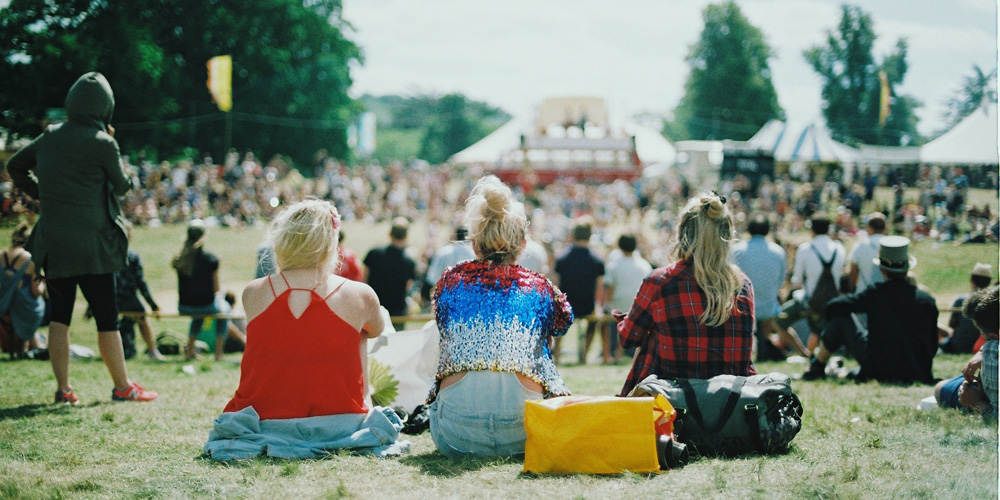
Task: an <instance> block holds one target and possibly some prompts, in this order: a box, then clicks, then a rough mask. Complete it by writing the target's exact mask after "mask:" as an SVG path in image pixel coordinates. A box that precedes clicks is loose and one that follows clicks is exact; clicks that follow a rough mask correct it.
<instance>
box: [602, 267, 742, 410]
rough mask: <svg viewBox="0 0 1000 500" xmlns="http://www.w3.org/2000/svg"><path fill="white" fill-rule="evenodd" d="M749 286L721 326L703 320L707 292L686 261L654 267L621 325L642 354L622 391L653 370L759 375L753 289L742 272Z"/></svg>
mask: <svg viewBox="0 0 1000 500" xmlns="http://www.w3.org/2000/svg"><path fill="white" fill-rule="evenodd" d="M740 281H741V282H742V283H743V286H742V287H741V288H740V289H739V291H738V292H737V295H736V303H735V306H734V307H733V311H732V314H731V315H730V316H729V319H728V320H726V321H725V322H724V323H722V324H721V325H719V326H707V325H704V324H702V323H699V322H698V318H699V317H700V316H701V314H702V313H703V312H704V310H705V306H704V304H705V294H704V293H702V291H701V288H699V287H698V282H697V281H695V279H694V271H693V269H691V267H690V264H689V263H687V262H684V261H681V262H676V263H674V264H673V265H670V266H667V267H663V268H660V269H656V270H654V271H653V272H652V273H651V274H650V275H649V276H647V277H646V279H645V280H643V282H642V286H641V287H640V288H639V294H638V295H636V297H635V302H633V303H632V309H631V310H630V311H629V312H628V315H626V316H625V319H624V320H623V321H622V322H621V323H619V324H618V335H619V337H620V338H621V344H622V346H623V347H626V348H628V347H638V348H639V354H638V356H637V357H636V359H635V363H634V364H633V365H632V371H631V372H629V374H628V378H627V379H626V380H625V387H623V388H622V392H621V395H622V396H627V395H628V393H629V392H630V391H631V390H632V388H633V387H635V386H636V385H637V384H638V383H639V382H641V381H642V379H644V378H646V377H647V376H649V375H651V374H656V376H658V377H660V378H710V377H713V376H715V375H722V374H730V375H754V374H756V373H757V372H756V371H755V370H754V367H753V362H752V360H751V356H750V347H751V345H752V344H753V327H754V313H753V287H752V286H751V285H750V280H749V279H747V277H746V275H744V274H743V273H740Z"/></svg>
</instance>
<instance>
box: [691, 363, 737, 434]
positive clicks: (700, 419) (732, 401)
mask: <svg viewBox="0 0 1000 500" xmlns="http://www.w3.org/2000/svg"><path fill="white" fill-rule="evenodd" d="M676 382H677V385H679V386H681V390H683V391H684V402H685V403H687V406H688V411H689V412H691V417H693V418H694V422H695V423H696V424H698V427H701V428H702V430H704V431H705V432H707V433H709V434H715V433H717V432H719V431H720V430H722V428H723V427H725V425H726V422H728V421H729V418H730V417H732V415H733V411H735V410H736V404H737V403H739V402H740V395H741V394H742V393H743V386H744V385H746V383H747V379H746V377H737V378H736V380H734V381H733V388H732V391H731V392H730V393H729V398H728V399H727V400H726V406H725V407H724V408H723V409H722V412H720V413H719V419H718V420H716V422H715V425H713V426H711V427H708V426H706V425H705V416H704V414H702V412H701V408H699V407H698V397H697V395H695V393H694V387H692V386H691V382H689V381H688V380H687V379H684V378H679V379H676Z"/></svg>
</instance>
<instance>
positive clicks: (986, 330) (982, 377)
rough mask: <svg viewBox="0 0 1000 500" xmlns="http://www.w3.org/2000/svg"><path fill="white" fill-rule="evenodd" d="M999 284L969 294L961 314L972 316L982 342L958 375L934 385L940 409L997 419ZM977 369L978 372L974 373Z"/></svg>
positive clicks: (999, 328)
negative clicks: (960, 410) (961, 410)
mask: <svg viewBox="0 0 1000 500" xmlns="http://www.w3.org/2000/svg"><path fill="white" fill-rule="evenodd" d="M998 296H1000V287H998V286H996V285H994V286H992V287H990V288H987V289H983V290H977V291H975V292H973V293H972V294H970V295H969V298H968V299H967V300H966V301H965V304H964V305H963V307H962V313H963V314H965V316H966V317H968V318H970V319H972V321H973V322H974V323H975V324H976V327H977V328H979V331H980V332H981V333H982V335H983V337H984V338H985V339H986V343H985V344H983V348H982V349H980V351H979V352H977V353H976V355H975V356H973V357H972V359H970V360H969V362H968V363H966V365H965V368H964V369H963V370H962V374H961V375H959V376H957V377H955V378H952V379H949V380H944V381H941V382H940V383H938V384H937V386H936V387H934V398H935V399H937V402H938V404H939V405H941V406H942V407H944V408H962V409H964V410H966V411H970V412H974V413H979V414H981V415H982V416H983V417H984V418H987V419H991V420H993V421H994V422H996V420H997V365H998V362H997V347H998V338H1000V306H998ZM977 372H978V375H977Z"/></svg>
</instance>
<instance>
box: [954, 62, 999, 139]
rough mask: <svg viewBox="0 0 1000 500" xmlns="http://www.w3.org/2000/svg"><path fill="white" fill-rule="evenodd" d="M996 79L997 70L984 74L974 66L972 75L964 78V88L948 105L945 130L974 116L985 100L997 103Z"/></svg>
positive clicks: (959, 90)
mask: <svg viewBox="0 0 1000 500" xmlns="http://www.w3.org/2000/svg"><path fill="white" fill-rule="evenodd" d="M996 77H997V70H996V68H993V71H990V72H989V73H983V70H982V68H980V67H979V66H978V65H973V66H972V74H971V75H966V76H965V77H963V78H962V86H961V87H960V88H959V89H958V90H957V91H955V94H954V95H953V96H952V97H951V98H949V99H948V102H947V103H946V109H945V112H944V116H943V118H944V122H945V124H946V126H945V128H944V129H945V130H948V129H950V128H951V127H953V126H954V125H955V124H956V123H958V122H960V121H962V118H965V117H966V116H969V115H970V114H972V112H973V111H975V110H976V109H978V108H979V106H981V105H982V103H983V100H984V99H989V100H990V101H992V102H997V93H996Z"/></svg>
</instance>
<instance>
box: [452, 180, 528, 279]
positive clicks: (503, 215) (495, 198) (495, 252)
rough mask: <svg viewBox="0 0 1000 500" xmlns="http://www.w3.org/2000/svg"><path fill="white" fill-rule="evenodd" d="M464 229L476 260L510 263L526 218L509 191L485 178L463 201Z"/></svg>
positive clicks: (501, 184)
mask: <svg viewBox="0 0 1000 500" xmlns="http://www.w3.org/2000/svg"><path fill="white" fill-rule="evenodd" d="M465 227H466V229H468V231H469V241H471V242H472V244H473V246H474V247H475V248H476V250H477V252H478V253H479V257H480V258H482V259H485V260H489V261H492V262H494V263H497V264H513V263H514V262H516V261H517V257H518V255H520V253H521V248H522V244H523V243H524V236H525V232H526V231H527V227H528V218H527V216H526V215H525V214H524V204H522V203H521V202H519V201H517V200H515V199H514V197H513V193H511V190H510V188H509V187H507V186H506V185H505V184H504V183H502V182H500V179H498V178H496V177H495V176H492V175H488V176H486V177H483V178H482V179H480V180H479V182H477V183H476V187H474V188H473V189H472V193H470V194H469V199H468V200H466V202H465Z"/></svg>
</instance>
